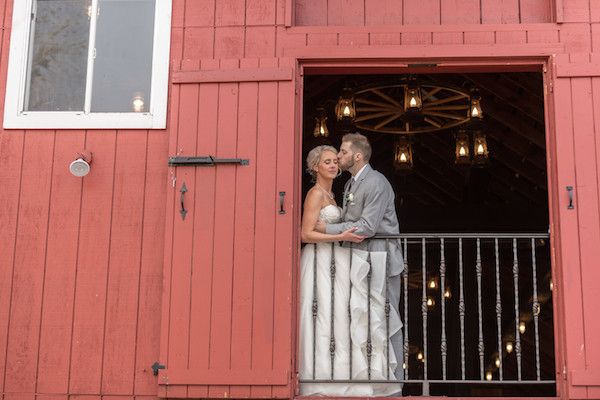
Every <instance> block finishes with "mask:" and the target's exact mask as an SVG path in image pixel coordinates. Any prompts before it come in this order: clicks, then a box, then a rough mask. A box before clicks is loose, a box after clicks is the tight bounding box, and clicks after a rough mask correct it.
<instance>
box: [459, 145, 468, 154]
mask: <svg viewBox="0 0 600 400" xmlns="http://www.w3.org/2000/svg"><path fill="white" fill-rule="evenodd" d="M458 154H460V155H461V156H466V155H467V150H466V149H465V146H460V150H458Z"/></svg>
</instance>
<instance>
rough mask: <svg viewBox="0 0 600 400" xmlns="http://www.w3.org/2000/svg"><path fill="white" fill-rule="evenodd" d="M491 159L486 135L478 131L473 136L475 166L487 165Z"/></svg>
mask: <svg viewBox="0 0 600 400" xmlns="http://www.w3.org/2000/svg"><path fill="white" fill-rule="evenodd" d="M488 159H489V153H488V146H487V140H486V138H485V134H484V133H483V132H481V131H476V132H475V133H474V134H473V161H474V162H475V164H480V165H481V164H485V163H487V161H488Z"/></svg>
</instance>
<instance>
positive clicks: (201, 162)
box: [169, 156, 250, 167]
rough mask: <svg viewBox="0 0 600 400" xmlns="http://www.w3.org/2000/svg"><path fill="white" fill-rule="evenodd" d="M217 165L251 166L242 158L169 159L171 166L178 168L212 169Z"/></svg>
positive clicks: (248, 161)
mask: <svg viewBox="0 0 600 400" xmlns="http://www.w3.org/2000/svg"><path fill="white" fill-rule="evenodd" d="M216 164H239V165H250V160H248V159H241V158H215V157H213V156H200V157H169V166H171V167H176V166H178V165H198V166H205V167H212V166H214V165H216Z"/></svg>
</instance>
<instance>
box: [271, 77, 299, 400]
mask: <svg viewBox="0 0 600 400" xmlns="http://www.w3.org/2000/svg"><path fill="white" fill-rule="evenodd" d="M278 91H279V93H278V97H279V98H278V100H279V103H278V107H277V108H278V110H277V112H278V118H277V132H278V137H277V192H281V191H283V192H285V194H286V202H285V204H284V207H285V210H286V213H285V214H283V215H281V214H278V215H277V219H276V222H275V238H276V239H275V240H276V241H275V260H277V266H276V268H275V276H274V282H273V291H274V299H273V301H274V304H275V307H274V315H273V319H274V324H273V325H274V326H273V338H274V343H273V369H275V370H279V371H280V370H287V371H289V372H290V374H289V375H288V377H291V376H292V375H291V368H292V340H293V334H292V331H291V328H292V326H295V324H294V325H292V324H293V322H292V315H293V313H292V292H293V290H294V288H293V287H292V273H293V271H294V270H295V269H294V268H293V266H294V264H296V266H297V263H298V260H299V258H298V254H297V247H298V246H295V243H294V242H293V233H294V226H293V222H294V215H295V213H296V210H295V208H294V199H295V197H296V195H295V188H296V187H295V185H294V168H295V166H296V165H297V163H295V162H292V161H294V159H295V157H294V154H295V150H296V149H295V144H296V140H295V126H294V113H295V108H294V105H295V82H294V81H285V82H279V88H278ZM290 389H291V388H290V387H274V388H273V396H274V397H285V395H286V394H287V395H288V396H290V395H291V393H290Z"/></svg>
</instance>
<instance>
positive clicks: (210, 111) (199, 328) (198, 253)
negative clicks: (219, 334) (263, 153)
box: [188, 60, 220, 398]
mask: <svg viewBox="0 0 600 400" xmlns="http://www.w3.org/2000/svg"><path fill="white" fill-rule="evenodd" d="M201 67H202V69H203V70H211V69H218V68H219V62H218V61H217V60H214V61H211V62H205V61H203V62H202V65H201ZM199 96H200V97H199V101H198V103H199V105H201V106H199V108H198V111H197V112H198V139H197V140H198V143H197V147H196V152H197V154H216V153H217V132H218V123H217V116H218V112H219V84H218V83H203V84H201V86H200V94H199ZM216 185H217V181H216V169H215V168H198V169H197V171H196V187H197V188H198V190H199V191H200V192H201V194H199V195H198V196H197V198H196V206H195V208H196V212H195V213H194V226H196V229H195V230H194V244H195V247H194V250H195V251H194V255H193V259H192V265H193V269H194V275H193V276H192V288H193V296H192V299H191V315H195V316H199V317H196V318H192V319H191V321H190V335H191V339H192V340H191V341H190V364H189V365H190V368H198V369H208V368H209V367H210V357H209V348H210V337H211V336H210V335H211V330H212V325H211V323H210V315H211V304H212V298H213V294H212V292H213V290H216V291H218V290H220V289H219V288H216V287H215V288H213V269H214V263H213V250H214V229H215V217H214V209H215V187H216ZM188 393H189V395H190V396H192V397H196V398H203V397H207V396H208V387H206V386H200V387H198V386H191V387H190V388H189V392H188Z"/></svg>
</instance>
